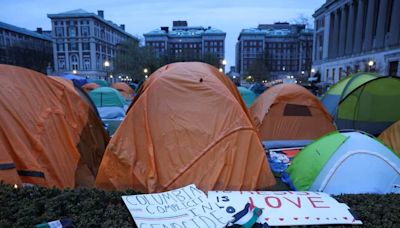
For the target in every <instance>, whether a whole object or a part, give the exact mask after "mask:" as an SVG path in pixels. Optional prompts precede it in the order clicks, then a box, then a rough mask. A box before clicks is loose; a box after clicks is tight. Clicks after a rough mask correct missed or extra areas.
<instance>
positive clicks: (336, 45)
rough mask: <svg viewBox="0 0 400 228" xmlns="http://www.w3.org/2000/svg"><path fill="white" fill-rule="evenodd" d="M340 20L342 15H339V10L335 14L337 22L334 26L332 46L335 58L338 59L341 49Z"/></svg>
mask: <svg viewBox="0 0 400 228" xmlns="http://www.w3.org/2000/svg"><path fill="white" fill-rule="evenodd" d="M339 18H340V14H339V10H337V11H336V12H335V20H334V21H335V22H334V25H333V44H332V51H333V52H332V53H333V57H337V56H338V48H339V33H340V30H339V22H340V20H339Z"/></svg>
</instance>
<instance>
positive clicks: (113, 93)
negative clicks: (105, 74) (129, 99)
mask: <svg viewBox="0 0 400 228" xmlns="http://www.w3.org/2000/svg"><path fill="white" fill-rule="evenodd" d="M89 96H90V98H91V99H92V100H93V102H94V104H95V105H96V107H124V106H125V105H127V103H126V101H125V99H124V98H123V97H122V96H121V94H120V93H119V92H118V90H116V89H113V88H110V87H99V88H96V89H94V90H92V91H90V92H89Z"/></svg>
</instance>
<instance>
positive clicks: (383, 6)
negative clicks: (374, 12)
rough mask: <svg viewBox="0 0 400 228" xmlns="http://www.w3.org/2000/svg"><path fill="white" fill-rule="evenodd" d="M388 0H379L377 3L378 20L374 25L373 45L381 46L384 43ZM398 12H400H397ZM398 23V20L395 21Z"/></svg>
mask: <svg viewBox="0 0 400 228" xmlns="http://www.w3.org/2000/svg"><path fill="white" fill-rule="evenodd" d="M388 2H389V0H380V3H379V13H378V15H379V16H378V22H377V26H376V38H375V45H374V46H375V47H376V48H382V47H383V46H384V45H385V35H386V23H387V19H388V16H389V15H387V13H386V12H387V7H388ZM397 13H398V14H399V13H400V12H397ZM397 23H400V21H397Z"/></svg>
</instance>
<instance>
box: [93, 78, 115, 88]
mask: <svg viewBox="0 0 400 228" xmlns="http://www.w3.org/2000/svg"><path fill="white" fill-rule="evenodd" d="M88 82H93V83H96V84H97V85H99V86H101V87H108V86H110V83H108V82H107V81H106V80H103V79H89V80H88Z"/></svg>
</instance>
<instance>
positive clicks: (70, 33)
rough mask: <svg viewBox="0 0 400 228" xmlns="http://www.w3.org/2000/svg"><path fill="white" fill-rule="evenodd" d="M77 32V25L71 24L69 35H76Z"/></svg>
mask: <svg viewBox="0 0 400 228" xmlns="http://www.w3.org/2000/svg"><path fill="white" fill-rule="evenodd" d="M76 35H77V34H76V27H75V26H70V27H69V36H70V37H75V36H76Z"/></svg>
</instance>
